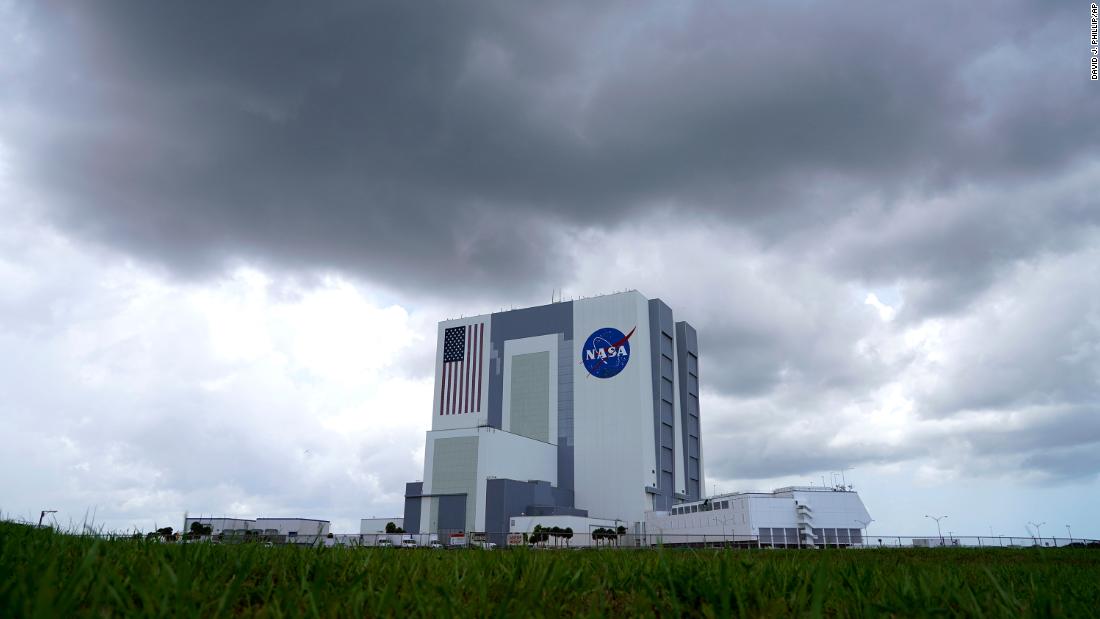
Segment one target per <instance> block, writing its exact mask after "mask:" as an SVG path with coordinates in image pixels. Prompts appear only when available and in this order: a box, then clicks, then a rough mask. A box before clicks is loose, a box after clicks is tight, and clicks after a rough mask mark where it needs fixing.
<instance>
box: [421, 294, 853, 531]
mask: <svg viewBox="0 0 1100 619" xmlns="http://www.w3.org/2000/svg"><path fill="white" fill-rule="evenodd" d="M435 376H436V379H435V386H434V401H433V405H432V410H431V415H432V429H431V430H430V431H429V432H428V433H427V437H426V440H425V449H424V476H423V481H418V482H412V483H409V484H406V490H405V514H404V528H405V530H406V531H407V532H409V533H411V534H421V535H423V534H437V535H440V536H441V537H442V536H445V535H447V534H457V533H459V532H475V533H485V534H487V535H488V536H489V539H490V540H492V541H494V542H496V543H503V542H504V541H505V540H506V539H510V540H511V541H514V540H515V539H516V538H515V536H511V538H509V536H508V535H507V534H508V533H510V532H519V533H529V532H531V531H532V530H533V528H534V527H535V526H536V525H542V526H543V527H553V526H557V527H560V528H565V527H569V528H572V529H573V531H574V536H575V538H576V543H580V544H584V543H588V542H589V541H590V533H591V530H594V529H601V528H602V529H607V528H612V529H616V530H620V531H625V532H626V533H624V534H623V536H624V537H625V536H629V537H630V540H629V541H630V542H631V543H632V544H637V545H646V544H651V543H656V542H657V541H658V539H659V538H660V537H661V536H665V537H667V536H677V537H678V538H679V539H680V540H681V541H684V540H687V539H688V538H689V537H692V536H730V538H731V539H732V538H742V539H746V540H747V539H749V538H752V539H753V540H759V541H760V542H761V543H767V544H783V545H787V544H790V543H793V544H797V545H819V544H824V543H834V538H835V543H836V544H838V545H839V544H842V543H843V544H850V543H859V540H860V539H861V536H860V534H859V530H860V529H862V528H863V527H864V526H866V525H862V526H861V525H860V524H858V523H859V521H863V522H867V521H869V520H870V517H869V516H868V515H867V511H866V509H864V508H863V504H862V502H860V500H859V497H858V495H856V494H855V493H854V492H850V491H841V490H839V489H838V490H835V491H834V490H829V491H825V489H824V488H822V489H807V488H783V489H780V490H777V491H775V492H773V493H770V494H759V493H745V494H734V495H721V496H717V497H711V498H709V499H708V498H706V497H704V495H703V488H704V487H705V484H704V476H703V453H702V433H701V426H700V416H699V415H700V413H699V342H698V338H697V336H696V333H695V329H693V328H692V327H691V325H689V324H687V323H686V322H675V321H674V320H673V316H672V309H671V308H669V307H668V306H667V305H665V304H664V303H663V302H662V301H661V300H660V299H647V298H646V297H644V296H643V295H641V294H640V293H638V292H637V291H630V292H623V293H618V294H612V295H606V296H600V297H595V298H589V299H582V300H577V301H569V302H561V303H552V304H550V305H544V306H539V307H532V308H526V309H519V310H512V311H507V312H499V313H494V314H486V315H481V316H472V317H469V318H460V319H456V320H447V321H444V322H441V323H439V326H438V331H437V335H436V359H435ZM853 540H856V541H853ZM666 541H667V540H666Z"/></svg>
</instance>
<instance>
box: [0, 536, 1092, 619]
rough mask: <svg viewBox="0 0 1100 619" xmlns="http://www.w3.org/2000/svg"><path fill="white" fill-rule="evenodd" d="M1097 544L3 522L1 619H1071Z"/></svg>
mask: <svg viewBox="0 0 1100 619" xmlns="http://www.w3.org/2000/svg"><path fill="white" fill-rule="evenodd" d="M1098 613H1100V551H1096V550H1087V549H1005V550H973V549H909V550H905V549H902V550H898V549H894V550H831V551H808V550H806V551H767V550H760V551H744V550H741V551H713V550H705V551H703V550H700V551H690V550H678V551H673V550H665V551H657V550H654V551H609V550H605V551H527V550H513V551H495V552H486V551H479V550H462V551H450V550H448V551H441V550H434V551H433V550H427V549H417V550H404V549H341V548H336V549H303V548H293V547H275V548H264V547H262V546H258V545H241V546H222V545H212V544H160V543H155V542H145V541H128V540H127V541H111V542H106V541H100V540H95V539H90V538H81V537H74V536H68V535H61V534H57V533H53V532H51V531H49V530H35V529H32V528H29V527H25V526H21V525H13V524H8V523H0V617H33V616H41V617H69V616H83V615H99V616H113V615H173V616H193V617H216V616H227V615H232V616H238V615H248V616H252V615H256V616H271V617H281V616H291V617H297V616H314V617H342V616H408V615H419V616H423V615H432V616H447V617H451V616H490V615H491V616H504V617H528V616H558V615H580V616H600V615H654V614H659V615H663V616H670V615H678V614H688V615H701V616H722V617H725V616H789V615H808V616H822V615H824V616H841V617H847V616H877V615H898V616H924V615H967V616H1011V617H1018V616H1036V615H1041V616H1050V615H1060V616H1077V617H1095V616H1097V614H1098Z"/></svg>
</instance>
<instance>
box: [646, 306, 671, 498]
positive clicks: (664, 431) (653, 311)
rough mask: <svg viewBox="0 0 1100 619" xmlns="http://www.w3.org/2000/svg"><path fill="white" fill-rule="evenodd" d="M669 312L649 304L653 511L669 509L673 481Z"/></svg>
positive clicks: (667, 307)
mask: <svg viewBox="0 0 1100 619" xmlns="http://www.w3.org/2000/svg"><path fill="white" fill-rule="evenodd" d="M675 329H676V326H675V323H674V322H673V319H672V308H670V307H669V306H668V305H665V303H664V302H663V301H661V300H660V299H651V300H650V301H649V340H650V342H651V344H650V354H651V356H652V359H651V361H652V362H651V363H650V368H651V372H652V381H653V387H652V388H653V436H654V443H655V444H654V446H653V448H654V456H655V459H654V461H655V462H656V463H657V467H658V468H659V470H658V471H657V490H658V492H657V494H656V495H655V496H654V503H655V505H654V507H655V508H656V509H658V510H667V509H669V508H670V507H671V506H672V503H673V496H674V495H675V492H676V488H675V479H676V457H675V452H676V441H675V440H674V433H673V419H672V410H673V387H672V385H673V382H672V381H674V380H675V379H676V377H675V376H674V375H673V371H672V367H673V365H672V355H673V354H675V353H674V352H673V350H672V344H671V342H672V339H673V334H674V333H675Z"/></svg>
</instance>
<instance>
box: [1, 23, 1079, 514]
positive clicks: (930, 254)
mask: <svg viewBox="0 0 1100 619" xmlns="http://www.w3.org/2000/svg"><path fill="white" fill-rule="evenodd" d="M5 11H6V12H5ZM0 16H2V17H4V18H5V19H3V20H0V21H3V22H5V23H4V24H0V33H3V35H4V38H3V41H0V45H2V46H3V47H0V53H2V54H3V56H4V57H5V59H6V60H5V61H4V62H0V148H2V150H0V172H2V173H3V178H4V179H6V180H7V181H8V182H9V183H10V184H11V185H13V186H17V187H18V188H19V191H18V199H19V200H20V204H18V205H17V208H20V209H21V210H25V211H26V212H28V213H33V215H25V217H26V218H27V221H38V219H39V218H40V219H41V220H42V221H44V222H48V224H49V225H50V226H53V227H54V228H55V229H56V230H57V231H58V233H59V234H60V235H62V236H63V237H67V238H72V239H75V240H76V241H77V242H79V243H91V244H99V245H100V246H101V247H106V248H108V249H109V250H110V251H117V252H119V253H121V254H123V255H126V256H136V257H138V258H139V259H140V261H141V262H143V263H155V264H158V265H161V266H162V267H164V268H165V270H166V271H167V272H168V273H171V274H172V275H174V276H178V277H180V278H182V279H183V280H185V281H189V282H198V283H199V285H201V284H202V283H203V282H209V281H213V280H215V279H216V278H217V277H219V276H221V275H222V274H224V273H225V271H226V268H227V267H229V266H233V265H237V264H241V263H245V264H253V265H260V266H261V267H263V268H265V269H267V270H268V271H269V272H272V273H279V274H280V275H279V277H283V276H286V275H287V274H288V273H289V274H291V276H293V277H302V278H303V279H305V278H309V277H314V276H315V275H316V274H317V273H318V272H332V271H338V272H342V273H344V274H347V275H350V276H351V277H353V278H356V279H358V280H359V281H360V282H367V283H368V284H370V285H372V286H373V285H375V284H379V285H382V286H384V287H385V288H386V290H387V293H388V294H392V295H393V296H394V297H395V298H398V299H399V301H401V302H403V303H405V305H406V306H410V307H411V306H416V305H417V303H420V304H421V305H419V307H430V308H434V310H433V311H453V312H454V313H456V314H457V313H458V312H460V311H464V310H467V309H471V308H472V309H473V310H476V311H484V310H495V309H497V308H498V307H500V306H502V305H504V306H507V305H513V304H515V305H522V304H527V303H532V302H544V301H546V300H548V298H549V291H550V290H551V289H560V288H562V287H563V286H564V287H566V288H567V290H568V292H571V293H582V294H591V293H597V292H604V291H607V290H609V289H614V288H638V289H641V290H642V291H643V292H645V293H647V294H649V295H651V296H661V297H662V298H664V299H665V300H666V301H667V302H668V303H669V304H670V305H672V306H673V307H674V308H675V310H676V312H677V318H678V319H687V320H690V321H692V322H693V323H694V324H695V325H696V326H697V327H698V328H699V329H700V332H701V333H705V334H706V337H705V340H704V341H705V343H706V345H705V346H704V349H703V356H704V359H703V368H704V369H703V372H704V376H705V380H704V386H705V388H706V390H707V393H706V394H705V396H706V404H707V406H708V409H707V411H706V413H705V414H706V415H707V417H706V424H707V428H706V429H707V431H708V439H707V440H708V441H709V442H708V445H707V448H708V449H710V450H711V451H710V452H709V454H708V456H707V457H708V460H707V466H708V472H709V473H710V474H711V475H713V476H714V477H716V478H719V479H731V478H741V479H750V478H751V479H763V478H770V477H776V476H780V475H800V474H803V473H806V472H809V471H813V470H815V469H818V470H819V469H836V468H841V467H842V466H844V465H852V464H864V463H868V464H889V463H897V462H908V461H915V460H918V459H922V458H924V459H927V460H930V461H933V462H934V463H935V464H936V466H939V467H943V468H954V469H956V470H960V471H963V470H965V471H967V472H968V474H975V475H978V474H980V475H990V476H995V475H1003V474H1005V472H1006V471H1016V470H1025V471H1029V472H1031V473H1034V474H1035V475H1037V476H1039V477H1041V478H1043V479H1058V480H1069V479H1082V478H1095V476H1096V475H1097V473H1098V471H1100V468H1098V464H1097V458H1096V456H1095V455H1094V454H1095V453H1096V451H1095V449H1094V448H1095V446H1096V444H1097V441H1100V436H1098V435H1097V426H1096V422H1095V420H1096V419H1098V418H1100V417H1098V416H1097V411H1098V410H1100V409H1098V406H1100V403H1098V402H1097V400H1096V395H1095V394H1096V393H1100V374H1098V373H1097V370H1096V368H1097V367H1100V344H1098V342H1100V327H1098V325H1100V318H1098V316H1100V313H1098V312H1100V307H1098V305H1097V304H1098V299H1100V296H1098V295H1097V285H1096V283H1095V282H1096V281H1100V279H1098V274H1097V271H1096V267H1095V264H1097V263H1100V256H1098V255H1097V252H1096V251H1095V247H1096V246H1098V244H1100V240H1098V239H1100V233H1098V228H1097V226H1098V225H1100V207H1098V203H1097V194H1096V187H1097V186H1098V185H1097V177H1098V175H1100V167H1098V165H1097V164H1098V161H1100V123H1098V122H1097V121H1096V116H1095V112H1094V111H1093V110H1094V109H1095V107H1096V106H1095V101H1096V100H1097V96H1098V91H1097V90H1096V89H1095V88H1093V86H1095V84H1094V83H1091V82H1090V81H1089V80H1088V77H1087V54H1086V52H1087V49H1086V47H1085V46H1084V42H1085V41H1086V36H1085V35H1086V34H1087V28H1086V27H1085V26H1086V25H1087V24H1086V21H1087V20H1086V19H1085V17H1087V15H1085V13H1084V11H1083V10H1082V8H1081V6H1079V3H1072V2H972V3H964V4H959V3H946V2H945V3H920V4H891V3H882V2H871V1H865V2H846V3H836V4H826V3H823V2H812V1H804V2H787V3H766V2H739V3H719V2H687V3H681V4H676V5H672V4H669V3H655V4H650V5H641V4H638V3H608V4H604V5H601V6H600V7H598V8H593V7H592V6H591V5H589V4H586V3H569V2H566V3H552V4H551V3H538V4H535V3H532V4H529V5H520V4H517V3H512V2H478V3H470V4H464V5H463V4H457V3H453V2H417V3H408V2H392V3H391V2H333V3H327V4H325V5H323V6H322V5H318V4H303V3H291V2H270V3H264V4H263V5H262V7H261V6H259V5H243V4H236V3H234V4H230V3H213V2H211V3H200V2H189V3H175V4H167V3H149V2H100V3H79V4H78V3H72V4H65V3H25V4H15V5H11V6H9V7H0ZM3 189H4V187H3V186H0V191H2V190H3ZM0 195H6V196H7V197H8V199H12V198H11V196H15V195H16V194H15V193H12V194H0ZM0 206H2V205H0ZM24 207H25V208H24ZM27 221H22V220H21V225H26V226H28V229H29V228H30V227H34V225H36V224H33V225H32V224H29V223H27ZM31 236H33V235H29V236H28V238H30V237H31ZM0 242H4V243H6V244H5V245H4V246H3V247H6V248H8V249H7V253H9V254H11V255H22V254H23V253H24V252H26V253H28V254H29V253H31V252H32V249H33V248H31V247H29V246H28V245H27V242H25V241H22V240H12V239H8V238H6V237H4V236H3V235H2V234H0ZM594 255H595V256H598V257H599V259H598V260H597V259H594V258H593V256H594ZM2 257H3V256H2V255H0V258H2ZM43 262H48V260H43ZM2 266H3V264H2V262H0V267H2ZM597 267H599V268H597ZM4 276H5V272H4V271H0V278H3V277H4ZM293 277H292V279H293ZM42 279H44V280H49V279H50V278H48V277H43V278H42ZM0 281H2V279H0ZM57 281H58V282H60V283H59V284H56V285H54V284H43V285H42V286H40V287H37V288H34V295H37V296H35V297H34V298H33V299H16V300H14V301H10V300H8V299H5V298H4V297H3V296H0V302H3V305H0V316H4V317H8V318H10V319H11V320H9V321H7V322H8V323H9V324H16V323H18V324H19V325H20V330H21V334H20V335H21V336H27V337H40V336H41V337H45V334H48V332H50V330H52V329H57V328H58V321H60V322H61V323H64V320H61V318H64V316H60V317H59V316H58V315H54V314H50V315H48V316H46V315H40V314H39V307H40V306H47V305H51V303H53V304H54V305H60V306H62V307H64V304H57V303H56V302H55V300H56V299H57V298H60V297H63V296H64V291H63V289H70V288H73V291H71V294H83V293H82V292H80V291H81V290H84V291H85V292H86V293H87V294H88V295H89V296H93V295H95V294H99V293H98V292H96V291H94V290H85V289H84V288H82V287H80V286H76V287H75V288H74V287H73V286H72V282H70V281H69V280H67V279H65V278H59V279H58V280H57ZM289 288H293V286H290V287H289ZM306 288H308V286H306ZM570 288H572V289H570ZM395 291H396V292H395ZM872 291H873V292H875V293H876V294H878V295H879V296H880V297H882V300H883V301H884V302H885V303H886V305H889V306H890V307H889V308H886V309H884V310H882V311H885V312H886V314H888V316H887V315H884V316H880V315H879V313H878V311H879V310H876V309H875V307H873V304H872V305H867V304H864V298H865V296H866V295H867V294H868V293H869V292H872ZM273 294H274V293H273ZM52 300H53V301H52ZM439 308H445V309H444V310H440V309H439ZM887 310H888V311H887ZM442 317H443V316H438V318H442ZM431 318H432V320H434V319H435V318H437V317H436V316H433V317H431ZM880 318H881V319H880ZM418 319H421V318H420V317H418ZM432 320H428V322H432ZM91 322H93V321H89V324H91ZM0 327H2V325H0ZM184 331H186V332H187V333H194V332H201V329H200V328H199V327H194V328H193V329H185V330H184ZM3 334H4V329H3V328H0V335H3ZM28 334H29V335H28ZM187 337H190V336H187ZM15 339H16V340H19V341H18V342H17V343H20V345H27V346H29V344H28V342H27V341H24V340H22V339H19V338H15ZM180 339H181V340H183V339H187V338H186V337H183V336H181V338H180ZM62 344H63V343H59V344H58V347H59V348H64V346H63V345H62ZM183 346H184V345H183V344H181V347H183ZM171 348H172V346H171V344H169V343H163V344H162V345H161V346H159V347H158V350H160V351H162V352H164V351H167V350H169V349H171ZM55 354H56V355H57V358H63V357H64V356H65V353H64V352H63V351H55ZM165 354H170V353H165ZM429 354H430V351H425V350H418V351H416V352H409V353H408V356H407V357H405V358H404V359H403V363H400V364H398V365H399V366H400V368H401V371H399V372H396V374H398V375H401V376H403V377H408V376H412V377H414V378H415V377H419V376H423V375H424V373H426V372H428V371H429V369H428V368H429V366H428V365H426V362H427V360H428V359H429ZM190 362H191V365H193V366H196V367H202V366H203V365H204V362H203V361H202V360H201V359H197V360H196V359H191V360H190ZM166 367H172V366H171V365H170V364H169V365H168V366H166ZM263 380H267V378H264V379H263ZM263 380H260V379H257V382H263ZM209 381H214V382H216V381H217V377H213V376H208V375H206V374H201V376H200V377H199V378H195V379H194V381H193V382H197V383H205V382H209ZM169 382H170V381H169ZM178 387H179V389H180V391H179V392H178V393H177V392H171V390H170V389H163V390H161V389H158V390H157V391H158V392H159V391H169V392H171V393H172V394H173V395H175V396H177V397H176V398H172V397H167V396H164V397H165V398H166V399H167V400H172V401H175V400H181V401H182V400H189V401H190V402H191V403H192V404H193V406H194V407H196V408H198V409H201V410H202V411H203V415H206V417H204V418H205V419H208V420H210V423H215V420H216V419H217V418H218V411H219V410H221V409H222V408H225V409H229V408H233V407H247V406H248V403H247V402H246V403H245V404H241V403H239V402H234V401H232V400H231V399H229V400H227V399H225V398H222V397H208V396H203V395H202V394H201V393H200V394H199V395H197V396H196V395H194V394H191V395H189V393H191V391H189V390H190V389H193V388H194V385H190V386H188V385H180V386H178ZM257 391H263V389H262V388H257ZM120 397H121V396H120ZM161 397H162V396H159V395H158V396H157V398H158V399H157V400H156V406H157V407H160V408H165V405H163V404H162V403H161V402H162V400H161V399H160V398H161ZM109 399H110V398H108V400H109ZM257 401H260V402H263V399H262V398H258V399H257ZM295 402H296V401H295ZM12 406H15V405H12ZM18 406H22V407H24V408H25V407H30V408H33V407H34V401H31V400H28V401H27V402H26V403H25V404H19V405H18ZM102 406H104V407H105V408H111V407H112V404H111V403H110V402H109V401H105V402H104V403H102ZM30 408H27V409H26V410H24V409H23V408H20V409H19V411H20V414H23V413H25V412H27V411H29V410H30ZM288 408H293V405H290V406H288ZM8 410H15V409H13V408H9V409H8ZM92 413H94V411H92V412H90V413H89V414H92ZM74 414H75V413H74ZM162 414H163V415H165V419H168V418H171V419H176V417H177V416H179V415H183V414H184V413H183V412H180V411H176V410H174V409H173V410H165V411H162ZM286 414H287V415H288V416H290V415H291V412H290V411H287V412H286ZM162 421H163V420H162ZM870 422H874V423H882V424H883V426H882V429H881V431H880V432H879V434H880V435H887V436H888V435H889V434H890V432H893V431H898V432H904V433H905V435H904V436H903V437H900V438H897V439H896V440H895V439H889V440H886V439H883V438H882V436H876V430H875V429H871V430H868V429H866V428H861V427H859V425H858V424H861V423H870ZM148 423H149V426H148V428H141V429H140V431H137V430H134V432H135V438H133V440H131V441H129V443H127V444H128V445H129V446H130V447H131V448H133V447H134V446H135V445H137V446H142V445H143V447H140V449H138V452H139V453H135V454H131V455H127V454H128V453H129V452H127V451H126V449H127V445H126V444H123V445H120V446H119V447H118V449H119V450H120V451H118V455H117V457H118V459H121V460H125V459H127V458H131V457H132V459H134V460H135V461H139V460H141V458H147V459H149V460H151V461H153V462H156V463H157V464H158V466H160V467H161V468H163V470H165V471H168V470H170V469H171V468H172V466H173V463H170V462H163V461H160V460H158V458H157V456H156V455H155V454H154V455H150V454H153V452H155V451H156V450H157V447H158V446H159V445H162V444H163V442H164V441H165V438H164V437H163V436H160V435H159V434H158V431H157V424H158V423H160V422H157V421H149V422H148ZM760 428H768V429H769V431H768V432H765V433H764V434H763V436H762V434H761V431H760ZM898 428H904V430H898ZM1068 428H1075V429H1076V430H1075V431H1068V430H1067V429H1068ZM132 429H133V428H132ZM231 430H232V429H231ZM74 432H76V431H75V430H74ZM87 440H88V441H89V444H93V445H94V444H99V442H102V441H103V440H105V439H104V438H103V437H98V436H94V435H92V436H88V437H87ZM97 441H98V442H97ZM413 442H415V441H413ZM292 443H293V440H292V439H290V438H288V439H287V440H286V444H288V445H290V444H292ZM729 445H737V446H738V447H737V448H736V449H729V448H727V446H729ZM230 447H231V445H227V444H221V443H217V442H214V443H212V444H210V445H208V446H207V447H206V448H205V451H204V452H203V453H204V454H209V455H210V458H211V462H212V464H211V465H210V467H211V468H210V471H214V470H216V469H217V467H218V466H219V465H220V464H219V463H220V462H222V461H223V460H225V459H228V458H231V457H232V455H231V452H232V451H233V450H232V449H230ZM251 448H254V449H260V448H259V447H250V449H251ZM143 454H144V455H143ZM249 457H251V458H255V459H256V460H257V461H258V462H261V464H259V465H257V467H259V468H257V469H248V470H244V468H247V467H242V469H241V473H240V476H241V480H243V481H240V483H241V486H242V487H247V488H250V489H251V491H252V492H255V493H258V494H261V495H270V494H271V491H272V488H271V487H270V484H271V480H272V479H273V477H271V476H270V475H269V474H265V473H264V472H263V471H262V470H260V469H262V468H264V467H270V463H269V462H268V461H267V460H266V458H264V457H262V456H261V455H260V454H259V453H253V454H251V455H250V456H249ZM366 457H367V456H366V455H364V456H362V458H360V456H358V455H356V456H355V458H359V459H363V458H366ZM387 457H388V458H389V459H390V460H391V461H394V462H396V461H401V456H397V455H391V456H387ZM355 458H353V459H355ZM394 466H397V465H394ZM387 473H391V474H392V475H395V477H394V479H399V478H401V477H400V476H401V475H406V476H407V471H392V472H387ZM166 474H167V473H166ZM265 475H267V476H265ZM234 481H238V480H234ZM303 483H305V482H303ZM356 483H363V484H366V482H362V481H361V480H360V481H358V482H356ZM387 483H388V482H387ZM367 485H369V484H367ZM177 486H178V488H177V490H178V491H179V492H181V493H184V494H186V493H187V492H190V491H192V490H194V488H192V487H190V486H187V485H186V484H177ZM386 491H387V492H389V493H390V494H393V495H394V496H396V493H399V492H400V488H399V487H397V486H390V487H387V489H386ZM293 496H296V495H295V494H294V492H290V493H288V494H287V496H285V497H283V499H281V500H283V501H284V504H286V502H287V501H292V500H296V499H293ZM349 513H350V512H349Z"/></svg>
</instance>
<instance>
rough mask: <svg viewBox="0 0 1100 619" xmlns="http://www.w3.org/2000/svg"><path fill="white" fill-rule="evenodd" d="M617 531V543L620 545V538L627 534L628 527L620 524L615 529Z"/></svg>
mask: <svg viewBox="0 0 1100 619" xmlns="http://www.w3.org/2000/svg"><path fill="white" fill-rule="evenodd" d="M615 533H617V534H618V535H616V537H615V545H616V546H618V545H619V538H621V537H622V536H624V535H626V527H624V526H623V525H621V524H620V525H619V528H617V529H615Z"/></svg>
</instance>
